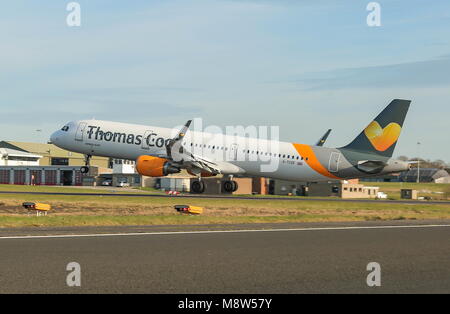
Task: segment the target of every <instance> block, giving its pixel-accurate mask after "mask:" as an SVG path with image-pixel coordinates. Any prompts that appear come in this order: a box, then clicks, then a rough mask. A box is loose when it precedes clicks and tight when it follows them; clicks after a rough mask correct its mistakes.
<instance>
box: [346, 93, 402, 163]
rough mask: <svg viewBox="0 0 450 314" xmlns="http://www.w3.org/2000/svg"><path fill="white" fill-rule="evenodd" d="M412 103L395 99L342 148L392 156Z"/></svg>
mask: <svg viewBox="0 0 450 314" xmlns="http://www.w3.org/2000/svg"><path fill="white" fill-rule="evenodd" d="M410 103H411V101H410V100H403V99H394V100H393V101H391V103H390V104H389V105H388V106H387V107H386V108H385V109H384V110H383V111H382V112H381V113H380V114H379V115H378V116H377V117H376V118H375V119H374V120H373V121H372V122H371V123H370V124H369V125H368V126H367V127H366V128H365V129H364V131H362V132H361V134H359V135H358V137H356V138H355V139H354V140H353V142H351V143H350V144H348V145H347V146H345V147H342V148H343V149H349V150H354V151H358V152H363V153H372V154H377V155H381V156H384V157H392V154H393V152H394V149H395V146H396V145H397V140H398V138H399V136H400V132H401V130H402V127H403V122H404V121H405V117H406V114H407V113H408V109H409V105H410Z"/></svg>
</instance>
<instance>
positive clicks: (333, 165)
mask: <svg viewBox="0 0 450 314" xmlns="http://www.w3.org/2000/svg"><path fill="white" fill-rule="evenodd" d="M340 159H341V153H338V152H332V153H331V156H330V163H329V165H328V170H329V171H330V172H338V171H339V160H340Z"/></svg>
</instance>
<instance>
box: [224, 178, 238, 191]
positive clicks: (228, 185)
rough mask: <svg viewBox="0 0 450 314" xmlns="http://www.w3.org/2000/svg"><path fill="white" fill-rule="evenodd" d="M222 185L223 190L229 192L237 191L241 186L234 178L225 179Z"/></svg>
mask: <svg viewBox="0 0 450 314" xmlns="http://www.w3.org/2000/svg"><path fill="white" fill-rule="evenodd" d="M222 186H223V190H224V191H225V192H227V193H233V192H236V191H237V189H238V187H239V186H238V184H237V182H236V181H233V180H228V181H225V182H224V183H223V185H222Z"/></svg>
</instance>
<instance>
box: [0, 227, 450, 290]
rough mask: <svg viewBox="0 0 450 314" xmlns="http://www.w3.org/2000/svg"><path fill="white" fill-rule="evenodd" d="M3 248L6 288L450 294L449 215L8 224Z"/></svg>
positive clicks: (0, 285) (0, 280) (0, 239)
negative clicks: (74, 283) (375, 278)
mask: <svg viewBox="0 0 450 314" xmlns="http://www.w3.org/2000/svg"><path fill="white" fill-rule="evenodd" d="M0 252H1V259H0V293H248V294H257V293H450V221H449V220H443V221H396V222H361V223H289V224H258V225H229V226H217V225H204V226H149V227H81V228H75V227H73V228H46V229H38V228H24V229H2V230H0ZM70 262H77V263H79V265H80V266H81V287H68V286H67V284H66V277H67V275H68V274H69V273H70V271H67V270H66V267H67V264H68V263H70ZM370 262H377V263H379V264H380V266H381V286H380V287H368V286H367V283H366V278H367V276H368V274H369V273H370V271H367V270H366V267H367V265H368V263H370Z"/></svg>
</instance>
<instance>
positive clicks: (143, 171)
mask: <svg viewBox="0 0 450 314" xmlns="http://www.w3.org/2000/svg"><path fill="white" fill-rule="evenodd" d="M136 170H137V172H138V173H139V174H140V175H143V176H147V177H164V176H167V175H169V174H171V173H178V172H180V171H181V170H180V168H178V167H175V166H174V165H172V164H171V163H170V162H169V161H168V160H167V159H164V158H159V157H153V156H146V155H143V156H140V157H139V158H138V159H137V161H136Z"/></svg>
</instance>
